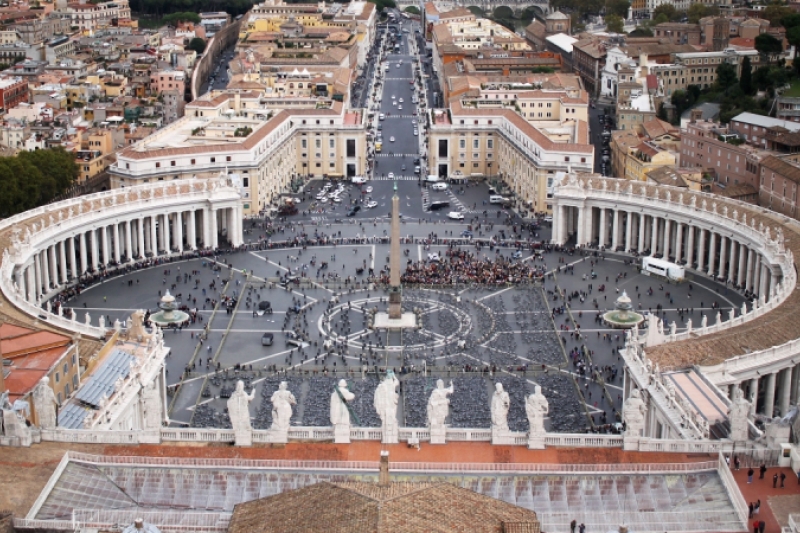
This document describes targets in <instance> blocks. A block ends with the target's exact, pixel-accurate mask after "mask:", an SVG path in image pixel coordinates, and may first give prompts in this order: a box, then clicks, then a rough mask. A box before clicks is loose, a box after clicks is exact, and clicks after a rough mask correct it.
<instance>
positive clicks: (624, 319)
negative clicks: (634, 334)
mask: <svg viewBox="0 0 800 533" xmlns="http://www.w3.org/2000/svg"><path fill="white" fill-rule="evenodd" d="M603 320H605V321H606V324H608V325H609V326H611V327H612V328H617V329H628V328H632V327H633V326H638V325H639V324H641V323H642V322H643V321H644V316H643V315H641V314H639V313H637V312H636V311H634V310H633V304H631V299H630V298H629V297H628V293H627V292H625V291H622V294H621V295H620V297H619V298H617V301H616V302H615V303H614V310H613V311H609V312H607V313H604V314H603Z"/></svg>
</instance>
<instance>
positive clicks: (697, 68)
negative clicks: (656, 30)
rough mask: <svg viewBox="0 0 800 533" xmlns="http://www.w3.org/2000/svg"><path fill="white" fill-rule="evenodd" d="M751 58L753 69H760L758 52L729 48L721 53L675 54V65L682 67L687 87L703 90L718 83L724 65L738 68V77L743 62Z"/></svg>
mask: <svg viewBox="0 0 800 533" xmlns="http://www.w3.org/2000/svg"><path fill="white" fill-rule="evenodd" d="M745 57H749V58H750V64H751V65H752V68H753V69H756V68H758V66H759V64H760V63H761V58H760V56H759V53H758V52H757V51H756V50H734V49H732V48H727V49H725V50H722V51H720V52H689V53H676V54H673V63H675V64H676V65H682V66H683V67H684V71H685V73H686V74H685V77H686V84H687V85H699V86H700V87H702V88H703V89H707V88H709V87H711V86H712V85H713V84H714V83H715V82H716V81H717V68H718V67H719V66H720V65H721V64H722V63H729V64H731V65H733V66H734V67H736V73H737V76H741V73H742V61H743V60H744V58H745Z"/></svg>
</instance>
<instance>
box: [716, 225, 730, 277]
mask: <svg viewBox="0 0 800 533" xmlns="http://www.w3.org/2000/svg"><path fill="white" fill-rule="evenodd" d="M727 243H728V239H727V238H726V237H725V236H723V235H722V234H720V236H719V274H718V276H719V279H721V280H724V279H725V260H726V259H727V257H726V256H725V252H726V251H727V250H726V249H725V248H726V245H727Z"/></svg>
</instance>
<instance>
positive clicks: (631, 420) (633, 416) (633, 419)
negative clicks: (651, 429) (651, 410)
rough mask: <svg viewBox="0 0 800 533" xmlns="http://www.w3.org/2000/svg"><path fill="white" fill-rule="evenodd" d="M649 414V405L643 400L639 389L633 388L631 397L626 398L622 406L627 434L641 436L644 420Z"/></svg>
mask: <svg viewBox="0 0 800 533" xmlns="http://www.w3.org/2000/svg"><path fill="white" fill-rule="evenodd" d="M646 415H647V405H645V403H644V400H642V393H641V392H639V389H633V390H632V391H631V395H630V397H628V399H627V400H625V405H624V406H623V407H622V419H623V421H624V422H625V435H626V436H631V437H641V436H642V432H643V431H644V420H645V416H646Z"/></svg>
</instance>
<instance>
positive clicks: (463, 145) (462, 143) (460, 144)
mask: <svg viewBox="0 0 800 533" xmlns="http://www.w3.org/2000/svg"><path fill="white" fill-rule="evenodd" d="M458 147H459V148H461V149H462V150H463V149H464V148H466V147H467V141H466V140H465V139H461V140H459V141H458Z"/></svg>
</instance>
